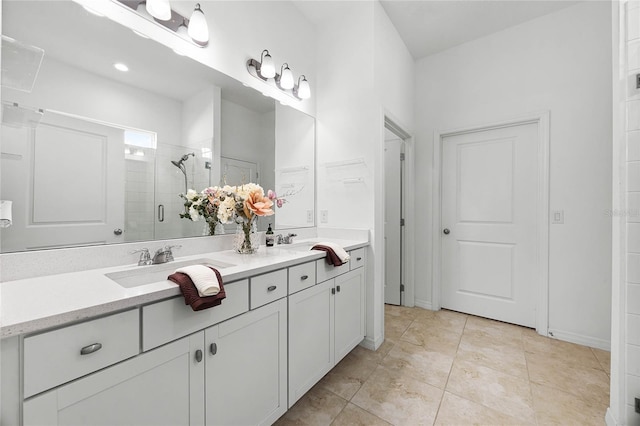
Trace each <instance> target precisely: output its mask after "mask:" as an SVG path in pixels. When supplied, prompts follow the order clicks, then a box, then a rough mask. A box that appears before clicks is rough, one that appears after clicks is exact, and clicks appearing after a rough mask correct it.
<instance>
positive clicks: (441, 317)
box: [415, 309, 468, 333]
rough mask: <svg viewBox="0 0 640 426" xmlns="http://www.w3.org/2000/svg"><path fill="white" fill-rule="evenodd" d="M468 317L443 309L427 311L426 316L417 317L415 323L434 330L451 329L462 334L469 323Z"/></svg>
mask: <svg viewBox="0 0 640 426" xmlns="http://www.w3.org/2000/svg"><path fill="white" fill-rule="evenodd" d="M467 317H468V315H466V314H461V313H459V312H455V311H448V310H446V309H441V310H439V311H425V314H423V315H417V316H416V318H415V321H416V322H420V323H422V324H424V325H428V326H430V327H433V328H436V327H437V328H440V329H450V330H453V331H457V332H460V333H461V332H462V330H463V329H464V325H465V323H466V322H467Z"/></svg>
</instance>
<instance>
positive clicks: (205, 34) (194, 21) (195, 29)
mask: <svg viewBox="0 0 640 426" xmlns="http://www.w3.org/2000/svg"><path fill="white" fill-rule="evenodd" d="M187 32H188V33H189V37H191V38H192V39H193V41H195V42H196V43H199V44H206V43H208V42H209V26H208V25H207V19H206V18H205V17H204V12H203V11H202V9H200V3H198V4H196V7H195V9H193V13H192V14H191V18H190V19H189V28H188V29H187Z"/></svg>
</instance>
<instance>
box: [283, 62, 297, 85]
mask: <svg viewBox="0 0 640 426" xmlns="http://www.w3.org/2000/svg"><path fill="white" fill-rule="evenodd" d="M294 84H295V82H294V81H293V72H291V69H290V68H289V64H287V63H286V62H285V63H284V64H282V68H281V70H280V87H281V88H282V89H284V90H288V89H293V86H294Z"/></svg>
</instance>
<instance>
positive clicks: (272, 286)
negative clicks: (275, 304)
mask: <svg viewBox="0 0 640 426" xmlns="http://www.w3.org/2000/svg"><path fill="white" fill-rule="evenodd" d="M276 288H277V287H276V286H275V285H270V286H269V287H267V291H273V290H275V289H276Z"/></svg>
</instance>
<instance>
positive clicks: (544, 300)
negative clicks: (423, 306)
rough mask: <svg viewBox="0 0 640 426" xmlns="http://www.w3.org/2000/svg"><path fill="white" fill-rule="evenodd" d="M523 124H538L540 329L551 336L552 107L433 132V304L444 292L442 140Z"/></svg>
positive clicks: (437, 303)
mask: <svg viewBox="0 0 640 426" xmlns="http://www.w3.org/2000/svg"><path fill="white" fill-rule="evenodd" d="M523 124H536V125H537V127H538V141H537V145H538V147H537V149H538V165H537V170H538V173H537V197H536V200H537V209H536V222H537V232H536V252H537V259H536V260H537V265H536V269H537V279H536V287H537V288H536V293H537V295H538V297H537V298H536V331H537V332H538V333H539V334H541V335H543V336H547V334H548V329H549V131H550V129H549V111H540V112H534V113H529V114H524V115H521V116H517V117H513V118H510V119H505V120H501V121H497V122H492V123H486V124H479V125H468V126H463V127H459V128H455V129H451V130H447V131H437V130H436V131H435V132H434V135H433V182H432V197H433V198H432V203H433V208H432V216H433V222H432V229H431V233H432V234H431V235H432V236H433V239H432V250H433V268H432V273H431V282H432V286H431V300H432V308H433V309H434V310H439V309H441V308H442V305H441V294H442V279H441V278H442V275H441V269H442V260H441V259H442V257H441V252H442V234H441V232H440V230H441V229H442V217H441V216H442V144H443V140H444V138H445V137H449V136H456V135H461V134H465V133H475V132H481V131H485V130H493V129H499V128H504V127H513V126H519V125H523Z"/></svg>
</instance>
